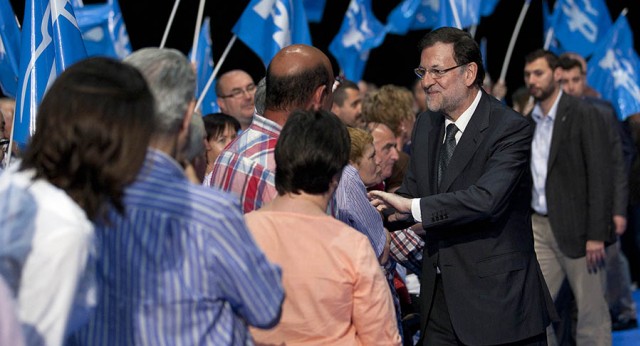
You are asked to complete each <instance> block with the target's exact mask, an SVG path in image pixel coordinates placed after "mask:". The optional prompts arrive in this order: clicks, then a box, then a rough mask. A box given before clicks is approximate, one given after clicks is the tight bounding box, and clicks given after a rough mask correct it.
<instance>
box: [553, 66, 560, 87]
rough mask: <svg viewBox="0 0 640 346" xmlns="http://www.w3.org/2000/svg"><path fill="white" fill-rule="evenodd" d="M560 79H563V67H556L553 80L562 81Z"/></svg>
mask: <svg viewBox="0 0 640 346" xmlns="http://www.w3.org/2000/svg"><path fill="white" fill-rule="evenodd" d="M560 79H562V69H561V68H560V67H556V69H555V70H553V80H554V81H555V82H556V83H560Z"/></svg>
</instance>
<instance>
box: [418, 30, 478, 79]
mask: <svg viewBox="0 0 640 346" xmlns="http://www.w3.org/2000/svg"><path fill="white" fill-rule="evenodd" d="M436 43H445V44H453V60H454V61H455V62H456V64H458V65H464V64H468V63H472V62H473V63H475V64H476V65H477V66H478V73H477V74H476V79H475V81H474V83H475V85H477V86H478V87H481V86H482V83H483V82H484V75H485V71H484V64H483V62H482V52H481V51H480V46H479V45H478V43H477V42H476V41H475V40H474V39H473V37H471V35H470V34H469V33H468V32H466V31H463V30H460V29H457V28H451V27H442V28H438V29H436V30H433V31H430V32H428V33H427V34H426V35H425V36H424V37H423V38H422V39H421V40H420V43H418V49H419V50H420V52H422V51H423V50H424V49H425V48H429V47H432V46H434V45H435V44H436Z"/></svg>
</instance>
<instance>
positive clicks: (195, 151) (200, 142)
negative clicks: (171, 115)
mask: <svg viewBox="0 0 640 346" xmlns="http://www.w3.org/2000/svg"><path fill="white" fill-rule="evenodd" d="M206 137H207V133H206V131H205V129H204V121H203V120H202V114H200V113H199V112H196V113H193V115H192V116H191V123H189V139H188V140H187V146H186V148H185V155H184V157H185V158H186V159H187V160H188V161H189V162H191V161H193V159H195V158H196V157H198V156H200V155H202V154H204V151H205V147H204V139H205V138H206Z"/></svg>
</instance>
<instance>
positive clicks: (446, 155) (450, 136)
mask: <svg viewBox="0 0 640 346" xmlns="http://www.w3.org/2000/svg"><path fill="white" fill-rule="evenodd" d="M456 132H458V128H457V127H456V125H455V124H454V123H451V124H449V125H447V135H446V137H445V138H444V143H443V144H442V147H441V148H440V160H439V162H438V186H440V182H441V181H442V177H444V171H445V170H446V169H447V166H448V165H449V160H451V156H453V151H454V150H455V149H456Z"/></svg>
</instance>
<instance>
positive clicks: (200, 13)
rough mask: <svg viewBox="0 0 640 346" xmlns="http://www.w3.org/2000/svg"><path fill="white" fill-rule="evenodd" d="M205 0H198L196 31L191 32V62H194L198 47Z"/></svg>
mask: <svg viewBox="0 0 640 346" xmlns="http://www.w3.org/2000/svg"><path fill="white" fill-rule="evenodd" d="M205 2H206V0H200V6H199V7H198V17H197V19H196V32H195V33H194V34H193V45H192V46H191V51H192V52H193V54H191V62H192V63H195V62H196V55H197V54H196V51H197V49H198V36H200V27H202V16H203V14H204V4H205Z"/></svg>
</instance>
